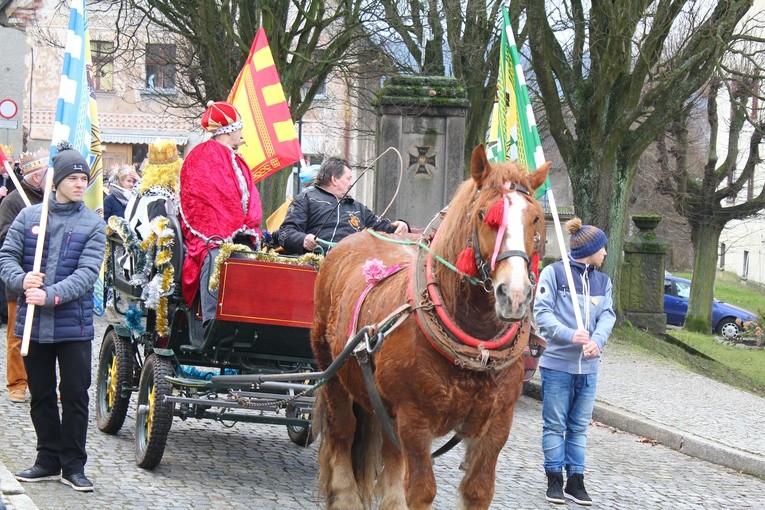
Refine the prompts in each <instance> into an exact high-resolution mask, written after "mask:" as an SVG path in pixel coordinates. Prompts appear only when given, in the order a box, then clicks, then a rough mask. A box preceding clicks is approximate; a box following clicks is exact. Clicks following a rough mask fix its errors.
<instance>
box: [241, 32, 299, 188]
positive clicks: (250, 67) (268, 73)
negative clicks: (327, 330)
mask: <svg viewBox="0 0 765 510" xmlns="http://www.w3.org/2000/svg"><path fill="white" fill-rule="evenodd" d="M228 102H229V103H231V104H232V105H234V107H235V108H236V109H237V111H238V112H239V114H240V115H241V116H242V123H243V124H244V127H243V128H242V135H243V136H244V140H245V141H246V142H247V143H246V145H244V146H242V147H240V148H239V153H240V154H241V155H242V157H243V158H244V160H245V161H246V162H247V166H249V167H250V169H251V170H252V178H253V180H254V181H255V182H258V181H261V180H263V179H265V178H266V177H268V176H269V175H271V174H272V173H274V172H276V171H277V170H280V169H282V168H284V167H286V166H288V165H291V164H292V163H295V162H296V161H300V160H301V159H302V158H303V151H302V150H301V149H300V141H299V140H298V137H297V133H296V132H295V125H294V124H293V123H292V117H291V115H290V109H289V106H288V105H287V99H286V98H285V97H284V90H283V89H282V84H281V82H280V81H279V73H278V72H277V71H276V65H274V57H273V55H271V49H270V48H269V47H268V40H266V32H265V30H263V28H260V29H258V32H257V34H255V40H254V41H253V42H252V47H251V48H250V55H249V56H248V57H247V61H246V62H245V63H244V67H243V68H242V70H241V72H240V73H239V77H238V78H237V79H236V83H234V87H233V88H232V89H231V93H230V94H229V96H228Z"/></svg>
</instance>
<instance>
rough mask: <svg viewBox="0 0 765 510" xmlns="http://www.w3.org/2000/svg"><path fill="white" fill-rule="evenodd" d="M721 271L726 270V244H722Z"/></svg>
mask: <svg viewBox="0 0 765 510" xmlns="http://www.w3.org/2000/svg"><path fill="white" fill-rule="evenodd" d="M720 269H721V270H725V243H720Z"/></svg>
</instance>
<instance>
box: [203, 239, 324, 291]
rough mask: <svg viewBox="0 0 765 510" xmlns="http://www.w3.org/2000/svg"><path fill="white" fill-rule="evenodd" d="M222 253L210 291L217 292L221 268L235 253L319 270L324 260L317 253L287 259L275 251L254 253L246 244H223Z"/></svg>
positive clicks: (219, 256)
mask: <svg viewBox="0 0 765 510" xmlns="http://www.w3.org/2000/svg"><path fill="white" fill-rule="evenodd" d="M219 248H220V251H219V252H218V256H217V257H215V263H214V265H213V271H212V274H211V275H210V284H209V287H210V290H211V291H215V290H217V289H218V287H219V286H220V268H221V266H223V262H224V261H225V260H226V259H228V258H229V257H231V254H232V253H233V252H237V253H239V254H240V255H242V256H243V257H245V258H248V259H251V260H261V261H265V262H277V263H279V264H290V265H293V266H313V267H315V268H317V269H318V268H319V266H320V265H321V262H322V261H323V260H324V256H323V255H318V254H316V253H304V254H303V255H301V256H299V257H285V256H282V255H279V254H278V253H277V252H276V251H274V250H269V251H252V250H251V249H250V248H249V247H248V246H246V245H244V244H234V243H223V244H221V245H220V247H219Z"/></svg>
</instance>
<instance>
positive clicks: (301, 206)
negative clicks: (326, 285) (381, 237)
mask: <svg viewBox="0 0 765 510" xmlns="http://www.w3.org/2000/svg"><path fill="white" fill-rule="evenodd" d="M351 186H352V178H351V168H350V163H348V161H346V160H345V159H342V158H337V157H330V158H327V159H326V160H324V162H323V163H322V164H321V168H320V169H319V173H318V175H317V176H316V185H315V186H313V187H310V188H308V189H306V190H305V191H303V192H302V193H300V194H299V195H298V196H296V197H295V200H294V201H293V202H292V205H290V208H289V211H287V216H286V218H285V219H284V223H282V226H281V228H280V229H279V232H278V233H277V236H276V238H277V241H278V242H279V244H280V245H282V246H283V247H284V250H285V252H287V253H288V254H302V253H306V252H310V251H313V250H314V249H316V248H317V247H318V246H319V242H318V241H317V239H318V240H322V241H326V242H328V243H337V242H339V241H340V240H342V239H344V238H345V237H346V236H349V235H350V234H353V233H356V232H360V231H361V230H363V229H365V228H371V229H373V230H380V231H383V232H388V233H396V234H401V233H405V232H409V225H407V223H406V222H405V221H403V220H397V221H393V222H391V221H390V220H388V219H386V218H380V217H378V216H377V215H375V213H373V212H372V211H370V210H369V209H368V208H367V207H366V206H365V205H364V204H362V203H361V202H358V201H356V200H354V199H353V198H352V197H349V196H348V192H349V191H350V189H351ZM323 248H325V249H326V246H323Z"/></svg>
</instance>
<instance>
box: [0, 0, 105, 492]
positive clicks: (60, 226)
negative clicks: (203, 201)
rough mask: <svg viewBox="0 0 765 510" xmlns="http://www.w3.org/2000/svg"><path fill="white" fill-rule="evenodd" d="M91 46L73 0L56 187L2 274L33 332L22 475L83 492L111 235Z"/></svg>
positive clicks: (9, 248) (26, 349) (22, 217)
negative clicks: (27, 448)
mask: <svg viewBox="0 0 765 510" xmlns="http://www.w3.org/2000/svg"><path fill="white" fill-rule="evenodd" d="M89 50H90V42H89V35H88V30H87V22H86V13H85V2H84V0H71V9H70V17H69V31H68V35H67V43H66V47H65V51H64V63H63V67H62V77H61V86H60V88H59V100H58V104H57V107H56V122H55V125H54V129H53V142H54V143H55V142H57V141H58V140H63V141H62V142H61V143H59V144H58V145H57V146H56V147H52V149H51V153H52V154H54V153H56V152H57V154H56V155H55V157H54V158H53V172H52V175H51V172H48V173H49V177H48V179H52V182H53V193H51V186H50V181H48V182H47V183H46V186H45V193H46V195H45V199H44V200H43V203H42V204H38V205H33V206H30V207H27V208H25V209H23V210H22V211H21V213H19V215H18V216H17V218H16V219H15V221H14V222H13V224H12V225H11V228H10V230H9V231H8V234H7V236H6V239H5V242H4V244H3V247H2V249H0V277H2V279H3V280H4V281H5V282H6V285H7V286H8V288H10V289H11V290H12V291H15V292H17V293H19V294H21V297H20V298H19V305H18V317H17V320H16V324H15V332H16V335H17V336H23V338H22V354H26V356H25V358H24V364H25V366H26V371H27V376H28V383H29V390H30V393H31V405H30V416H31V418H32V423H33V425H34V427H35V432H36V434H37V458H36V460H35V463H34V465H33V466H32V467H30V468H28V469H24V470H22V471H21V472H19V473H17V474H16V478H17V479H18V480H20V481H23V482H38V481H43V480H60V481H61V482H63V483H65V484H67V485H69V486H71V487H73V488H74V489H75V490H77V491H81V492H90V491H92V490H93V483H92V482H91V481H90V480H88V478H87V477H86V476H85V463H86V461H87V453H86V450H85V442H86V437H87V430H88V388H89V387H90V383H91V356H92V340H93V337H94V334H95V331H94V326H93V314H94V312H98V311H100V309H102V308H103V302H102V301H103V300H102V298H98V299H95V300H94V293H99V292H102V291H103V286H102V285H100V286H99V285H98V284H97V282H98V281H99V277H100V273H101V268H102V265H103V259H104V248H105V244H106V232H105V228H104V224H103V220H102V219H101V216H99V215H98V214H97V213H96V212H94V211H92V210H90V209H88V207H87V206H86V205H85V203H84V201H83V199H88V197H90V198H93V195H95V201H94V203H93V206H94V207H95V208H99V204H98V201H99V200H100V199H102V194H101V188H100V185H101V179H100V140H99V129H98V126H97V111H96V107H95V94H94V93H93V86H92V80H91V79H90V75H89V69H90V66H91V63H90V53H89ZM86 156H87V158H88V159H89V160H90V161H91V162H92V168H91V165H90V164H89V163H88V160H86ZM91 171H92V173H91ZM91 177H93V179H91ZM33 250H34V251H33ZM57 365H58V375H59V378H60V383H59V384H58V392H59V394H60V400H61V413H59V407H58V398H57V394H56V387H57V370H56V367H57Z"/></svg>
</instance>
